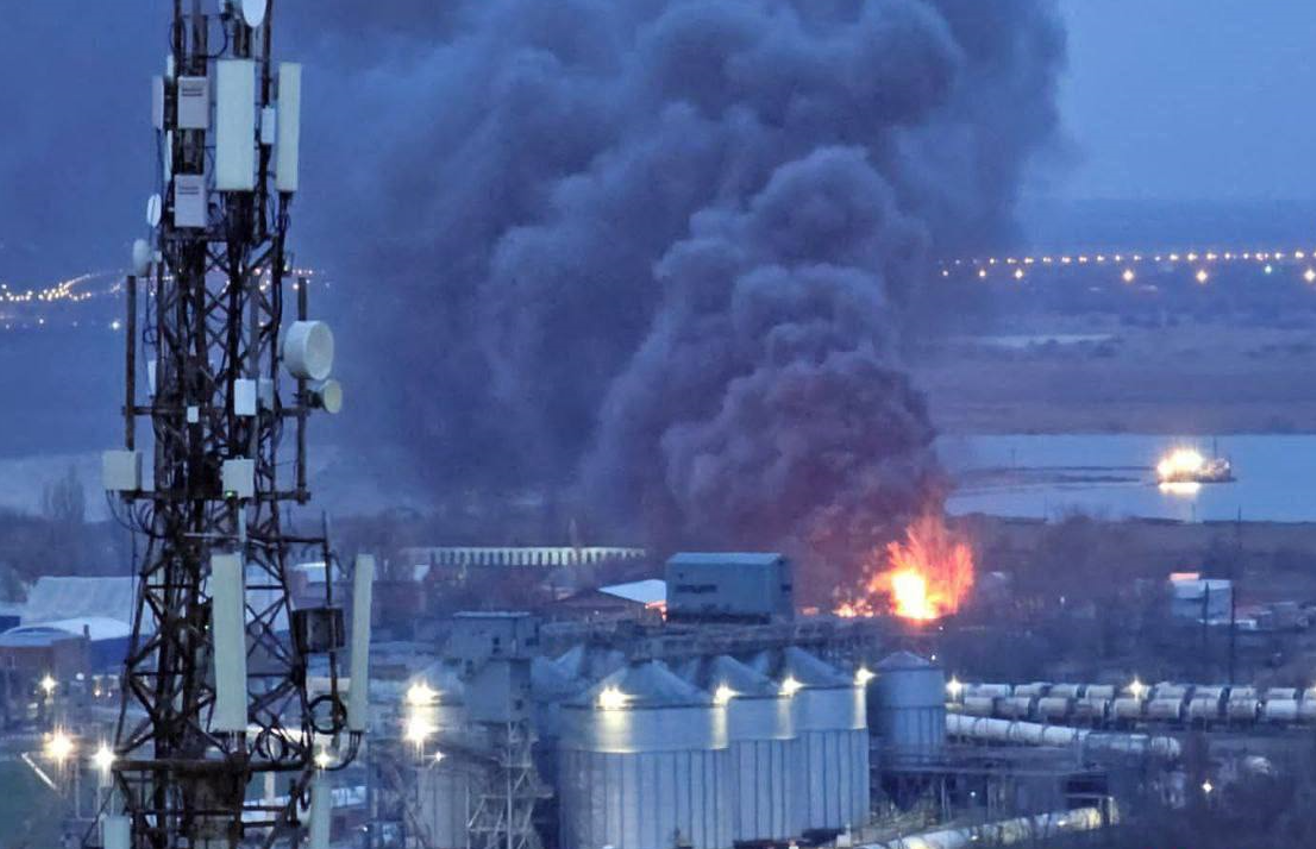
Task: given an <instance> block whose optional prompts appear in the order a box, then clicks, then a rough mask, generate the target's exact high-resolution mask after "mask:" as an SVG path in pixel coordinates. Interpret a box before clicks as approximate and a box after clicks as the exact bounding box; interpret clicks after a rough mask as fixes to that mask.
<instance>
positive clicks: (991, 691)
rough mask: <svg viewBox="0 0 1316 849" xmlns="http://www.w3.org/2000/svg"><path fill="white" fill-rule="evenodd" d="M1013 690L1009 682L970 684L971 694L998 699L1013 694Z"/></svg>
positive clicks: (969, 690) (969, 691)
mask: <svg viewBox="0 0 1316 849" xmlns="http://www.w3.org/2000/svg"><path fill="white" fill-rule="evenodd" d="M1013 690H1014V688H1013V687H1011V686H1010V685H1009V684H970V685H969V689H968V693H969V695H970V696H981V697H982V698H993V699H998V698H1002V697H1004V696H1009V695H1012V691H1013Z"/></svg>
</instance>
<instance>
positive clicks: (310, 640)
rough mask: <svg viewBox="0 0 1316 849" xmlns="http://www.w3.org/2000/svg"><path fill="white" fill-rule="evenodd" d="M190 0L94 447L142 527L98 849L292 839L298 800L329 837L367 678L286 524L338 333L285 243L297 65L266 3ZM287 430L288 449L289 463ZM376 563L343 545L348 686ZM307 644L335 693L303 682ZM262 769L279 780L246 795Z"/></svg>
mask: <svg viewBox="0 0 1316 849" xmlns="http://www.w3.org/2000/svg"><path fill="white" fill-rule="evenodd" d="M205 5H206V8H207V12H203V11H202V3H201V0H173V22H172V27H171V28H170V29H169V55H168V58H167V61H166V71H165V73H164V75H163V76H161V77H157V78H156V79H155V80H154V85H153V107H154V108H153V120H154V124H155V130H156V141H157V146H158V150H159V183H158V189H157V192H156V194H154V195H153V196H152V197H151V200H150V203H149V204H148V210H147V219H148V224H149V225H150V228H151V236H150V239H149V240H147V239H141V240H138V241H137V243H136V244H135V245H134V246H133V263H134V274H133V276H131V277H129V278H128V280H127V287H126V288H127V300H128V304H127V330H128V333H127V339H128V344H127V362H126V366H127V369H126V371H127V381H126V393H125V397H124V424H125V429H124V440H125V445H124V450H121V451H111V452H107V453H106V454H105V457H104V474H105V486H106V489H107V490H109V491H111V492H112V493H114V494H116V495H117V496H118V500H119V506H118V507H117V508H116V512H118V513H119V514H121V518H123V519H124V520H125V521H126V522H128V523H129V524H130V525H131V527H132V529H133V531H134V533H135V534H136V536H137V541H138V544H137V545H136V546H135V549H136V563H135V565H136V571H137V576H138V577H137V584H138V586H137V598H138V609H137V612H136V617H135V621H134V623H133V637H132V642H131V647H130V649H129V654H128V658H127V663H126V669H125V675H124V682H123V689H124V699H123V706H122V709H121V712H120V717H119V723H118V728H117V733H116V742H115V760H114V763H113V776H114V793H113V794H112V795H111V799H110V802H109V803H108V808H107V810H106V811H105V816H104V817H103V819H102V825H101V828H100V829H99V831H100V834H99V835H92V836H90V837H89V843H97V842H99V843H101V845H104V846H105V847H106V849H128V847H133V849H148V847H151V849H166V847H168V849H175V847H188V849H192V848H193V847H196V849H201V847H206V848H207V849H219V847H233V846H237V845H238V844H239V843H263V844H265V845H271V844H273V843H275V842H276V841H277V842H280V843H282V844H285V845H295V844H296V842H297V841H298V840H299V839H300V836H301V832H302V831H303V830H304V827H303V825H302V823H300V822H299V810H302V809H303V807H302V806H303V805H305V804H307V803H309V804H310V810H311V814H310V817H309V820H310V829H309V830H310V832H311V841H312V844H319V845H325V844H326V843H327V839H328V834H327V826H328V802H329V793H328V785H327V783H326V782H325V781H323V780H319V776H322V775H323V768H336V767H338V766H342V765H345V764H346V763H347V762H348V761H350V760H351V759H352V758H353V757H354V756H355V753H356V749H357V746H358V745H359V743H360V739H361V735H362V733H363V732H364V730H365V710H366V687H364V686H357V687H352V688H351V696H350V704H348V702H349V698H348V697H347V696H346V695H345V694H344V693H343V692H342V690H341V688H340V684H339V679H338V666H339V657H338V655H339V652H340V650H341V649H342V647H343V644H344V642H345V635H344V626H343V613H342V609H341V607H338V606H335V604H334V599H333V598H332V596H331V594H332V584H333V580H332V575H333V561H334V557H333V554H332V552H331V550H330V548H329V544H328V541H327V539H326V537H325V535H323V534H321V535H302V536H295V535H293V534H290V533H289V532H287V531H285V529H284V528H283V527H282V524H281V518H280V512H281V509H284V508H286V507H289V506H290V505H292V504H298V505H301V504H305V503H307V502H308V501H309V498H310V493H309V490H308V488H307V481H306V431H307V422H308V418H309V417H310V416H311V414H312V413H313V411H316V410H324V411H327V412H330V413H333V412H337V410H338V409H339V407H340V405H341V399H342V396H341V389H340V388H339V386H338V384H337V383H336V382H335V381H333V380H331V379H329V374H330V370H331V367H332V362H333V336H332V333H331V332H330V331H329V329H328V327H326V326H325V325H324V324H322V323H320V322H316V321H311V320H310V319H309V317H308V297H309V293H308V280H307V277H306V276H295V275H294V273H293V272H292V271H291V266H290V262H289V255H288V252H287V248H286V240H287V234H288V226H289V220H290V219H289V208H290V206H291V204H292V200H293V197H294V195H295V193H296V192H297V189H298V147H299V136H300V116H299V110H300V100H301V67H300V66H299V65H296V64H288V63H283V64H276V63H275V61H274V58H273V50H272V42H273V32H274V30H273V22H272V20H271V10H270V9H269V8H267V6H266V2H265V0H241V2H239V0H221V2H220V3H219V4H218V6H219V8H218V10H216V4H215V2H214V0H207V2H206V4H205ZM139 286H141V287H142V288H143V289H145V291H139ZM285 311H286V312H287V313H290V314H291V315H288V316H285ZM286 317H288V318H293V319H294V320H293V321H291V322H287V321H286V320H285V318H286ZM139 343H140V351H139ZM285 372H286V373H285ZM143 377H144V378H145V379H144V380H141V378H143ZM142 384H144V385H142ZM139 420H140V421H139ZM139 423H141V424H146V423H149V436H148V438H146V439H143V440H142V441H141V442H139V439H138V432H137V431H138V425H139ZM285 429H289V430H291V431H292V433H293V435H294V436H295V446H294V448H293V451H292V452H291V453H292V457H291V461H292V462H291V463H288V464H286V465H281V463H280V453H279V449H280V444H281V442H282V439H283V436H284V434H285ZM148 458H149V459H148ZM284 459H285V460H286V459H287V458H286V457H285V458H284ZM307 552H311V553H313V555H314V556H315V559H318V560H323V561H324V563H325V571H326V581H325V587H326V590H325V598H324V600H323V603H322V604H321V603H320V602H319V601H317V602H316V605H315V606H312V607H305V606H300V607H298V608H296V609H294V606H293V605H292V603H291V601H290V595H289V583H288V571H287V568H286V567H287V563H288V561H289V559H290V558H291V557H294V556H300V555H303V554H305V553H307ZM373 570H374V564H373V560H371V559H369V558H365V557H359V558H358V559H357V564H356V574H355V579H354V580H355V590H356V592H355V598H354V605H355V606H356V609H357V610H360V611H362V613H361V615H357V616H354V617H353V624H352V647H353V652H352V663H353V669H352V673H353V676H354V677H353V679H352V680H353V681H361V682H364V681H366V680H367V679H368V673H367V670H366V668H365V665H366V663H367V662H368V657H367V656H368V640H369V613H368V611H369V604H370V582H371V579H372V575H373ZM317 654H322V655H325V656H327V663H328V669H329V676H328V679H329V685H328V687H327V690H326V691H325V692H322V693H319V694H317V695H314V696H313V695H312V694H311V693H309V692H308V690H307V661H308V658H309V657H311V656H313V655H317ZM358 676H359V677H358ZM270 773H274V774H276V775H277V774H283V775H284V776H285V779H284V786H286V787H287V788H288V789H287V790H286V792H284V793H283V794H282V795H280V796H278V797H277V798H275V799H259V798H255V799H248V792H247V791H248V786H249V785H250V784H251V783H252V780H253V778H254V777H255V776H257V775H268V774H270ZM312 797H313V798H312ZM98 838H99V839H98Z"/></svg>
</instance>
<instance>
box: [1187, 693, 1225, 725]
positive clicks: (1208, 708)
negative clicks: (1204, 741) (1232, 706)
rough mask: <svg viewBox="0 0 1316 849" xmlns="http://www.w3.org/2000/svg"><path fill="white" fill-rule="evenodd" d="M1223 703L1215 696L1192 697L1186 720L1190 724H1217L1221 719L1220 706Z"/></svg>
mask: <svg viewBox="0 0 1316 849" xmlns="http://www.w3.org/2000/svg"><path fill="white" fill-rule="evenodd" d="M1223 704H1224V702H1223V701H1222V700H1221V699H1220V698H1219V697H1218V696H1217V697H1216V698H1211V697H1210V696H1206V697H1204V698H1203V697H1194V698H1193V700H1192V701H1191V702H1189V703H1188V719H1189V720H1190V721H1192V722H1198V723H1211V722H1218V721H1219V720H1220V718H1221V706H1222V705H1223Z"/></svg>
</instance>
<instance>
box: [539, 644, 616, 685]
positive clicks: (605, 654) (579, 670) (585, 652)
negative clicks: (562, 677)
mask: <svg viewBox="0 0 1316 849" xmlns="http://www.w3.org/2000/svg"><path fill="white" fill-rule="evenodd" d="M554 663H556V664H557V665H558V666H559V667H560V668H561V669H562V671H563V672H565V673H566V674H567V676H568V677H570V678H573V679H575V680H577V681H582V682H584V683H586V684H593V683H595V682H596V681H598V680H600V679H601V678H604V677H605V676H608V675H611V674H612V673H613V672H616V671H617V670H618V669H620V668H621V667H623V666H625V665H626V656H625V655H624V654H622V653H621V652H619V651H617V650H616V649H613V648H606V647H603V646H591V645H586V644H583V643H582V644H581V645H578V646H573V647H572V648H571V649H569V650H568V651H567V652H566V653H564V654H563V655H562V656H561V657H559V658H557V660H555V661H554Z"/></svg>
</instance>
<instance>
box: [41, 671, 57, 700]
mask: <svg viewBox="0 0 1316 849" xmlns="http://www.w3.org/2000/svg"><path fill="white" fill-rule="evenodd" d="M57 686H58V683H57V682H56V681H55V679H54V678H51V677H50V675H49V674H47V675H46V677H44V678H42V679H41V691H42V692H43V693H45V694H46V698H50V697H51V695H52V694H54V692H55V687H57Z"/></svg>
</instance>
